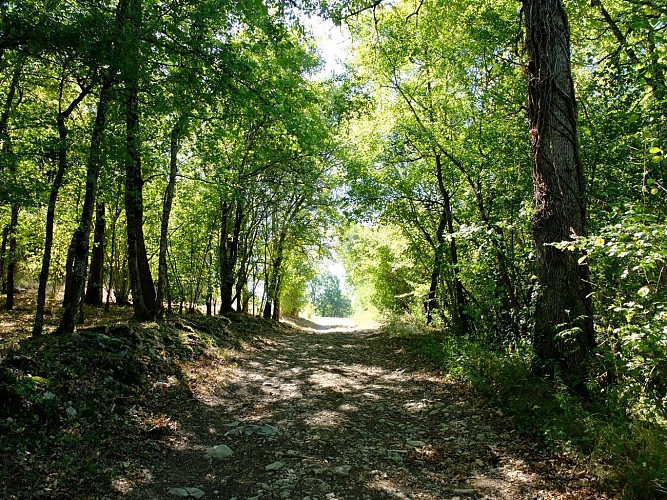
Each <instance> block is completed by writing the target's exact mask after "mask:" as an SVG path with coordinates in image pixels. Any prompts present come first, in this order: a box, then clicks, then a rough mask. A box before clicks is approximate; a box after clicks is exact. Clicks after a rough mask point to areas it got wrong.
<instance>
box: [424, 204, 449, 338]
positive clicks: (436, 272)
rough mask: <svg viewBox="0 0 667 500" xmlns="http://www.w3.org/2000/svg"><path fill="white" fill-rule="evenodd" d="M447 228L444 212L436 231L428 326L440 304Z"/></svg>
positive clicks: (427, 316)
mask: <svg viewBox="0 0 667 500" xmlns="http://www.w3.org/2000/svg"><path fill="white" fill-rule="evenodd" d="M446 227H447V217H446V216H445V214H444V212H443V213H442V214H441V215H440V222H439V223H438V229H437V230H436V234H435V237H436V241H435V244H436V245H435V249H434V250H435V252H434V257H433V269H432V270H431V285H430V287H429V290H428V298H427V300H426V303H425V304H424V309H426V324H427V325H430V324H431V322H432V321H433V311H434V310H435V309H437V308H438V307H439V306H440V304H439V303H438V283H439V282H440V269H441V267H442V257H443V250H444V247H445V241H444V240H445V239H444V234H445V228H446Z"/></svg>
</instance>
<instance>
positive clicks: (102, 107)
mask: <svg viewBox="0 0 667 500" xmlns="http://www.w3.org/2000/svg"><path fill="white" fill-rule="evenodd" d="M111 85H112V80H111V77H107V78H105V81H104V82H103V83H102V88H101V89H100V97H99V101H98V104H97V115H96V117H95V124H94V125H93V132H92V134H91V137H90V149H89V151H88V159H87V161H86V189H85V195H84V199H83V207H82V210H81V220H80V221H79V226H78V227H77V229H76V231H74V235H73V236H72V242H71V244H70V248H71V249H72V251H73V252H72V253H73V256H72V265H71V267H68V269H67V271H68V273H71V276H70V278H69V279H67V278H66V282H67V281H69V286H70V291H69V292H68V291H67V287H66V289H65V290H66V293H65V295H66V297H65V298H66V300H65V303H64V304H63V306H64V308H65V311H64V313H63V317H62V319H61V320H60V325H59V326H58V329H57V330H56V332H57V333H61V334H64V333H72V332H73V331H74V322H75V321H76V316H77V311H78V309H79V301H80V300H81V298H82V296H83V288H84V283H85V279H86V267H87V264H88V247H89V246H90V243H89V239H90V230H91V227H92V224H93V211H94V207H95V196H96V193H97V180H98V178H99V175H100V169H101V167H102V160H101V149H102V137H103V136H104V130H105V127H106V115H107V106H108V104H109V99H110V93H111Z"/></svg>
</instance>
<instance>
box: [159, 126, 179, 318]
mask: <svg viewBox="0 0 667 500" xmlns="http://www.w3.org/2000/svg"><path fill="white" fill-rule="evenodd" d="M182 129H183V123H182V120H179V122H178V123H176V125H174V128H173V129H172V130H171V142H170V148H169V150H170V160H169V181H168V183H167V190H166V191H165V194H164V203H163V205H162V220H161V222H160V251H159V256H158V279H157V296H156V302H157V309H158V316H162V314H163V313H164V296H165V287H166V286H167V244H168V241H167V239H168V236H169V217H170V215H171V206H172V203H173V201H174V191H175V189H176V176H177V174H178V149H179V140H180V137H181V133H182ZM170 309H171V307H170Z"/></svg>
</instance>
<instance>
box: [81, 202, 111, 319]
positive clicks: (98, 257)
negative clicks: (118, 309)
mask: <svg viewBox="0 0 667 500" xmlns="http://www.w3.org/2000/svg"><path fill="white" fill-rule="evenodd" d="M105 212H106V210H105V205H104V200H101V199H100V198H99V197H98V199H97V202H96V203H95V228H94V230H93V249H92V252H91V259H90V268H89V270H88V286H87V287H86V294H85V295H84V297H83V301H84V302H85V303H86V304H89V305H91V306H101V305H102V302H103V300H102V299H103V293H102V291H103V288H104V283H103V282H104V235H105V233H106V225H107V224H106V214H105Z"/></svg>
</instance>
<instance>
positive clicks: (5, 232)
mask: <svg viewBox="0 0 667 500" xmlns="http://www.w3.org/2000/svg"><path fill="white" fill-rule="evenodd" d="M8 238H9V224H7V225H5V227H3V228H2V244H1V245H0V293H7V281H6V280H5V277H6V273H5V269H6V268H7V262H6V259H7V239H8Z"/></svg>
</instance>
